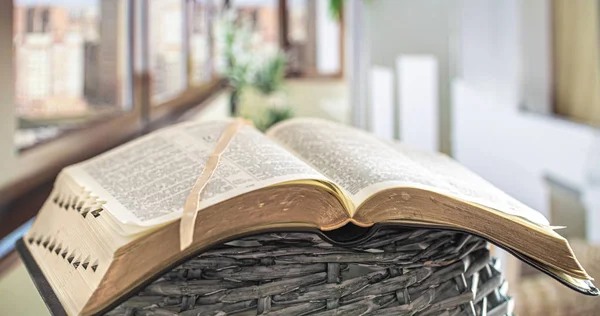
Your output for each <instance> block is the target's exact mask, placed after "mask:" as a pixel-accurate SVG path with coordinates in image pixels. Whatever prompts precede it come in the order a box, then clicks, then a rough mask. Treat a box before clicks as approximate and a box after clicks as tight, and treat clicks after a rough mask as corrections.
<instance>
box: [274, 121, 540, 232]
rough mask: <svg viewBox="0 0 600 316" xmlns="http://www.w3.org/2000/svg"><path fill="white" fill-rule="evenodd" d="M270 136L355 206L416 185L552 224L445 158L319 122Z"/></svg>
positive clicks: (281, 128)
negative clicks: (327, 180) (381, 193)
mask: <svg viewBox="0 0 600 316" xmlns="http://www.w3.org/2000/svg"><path fill="white" fill-rule="evenodd" d="M268 135H269V136H270V137H271V138H273V139H274V140H276V141H277V142H279V143H280V144H282V146H284V147H286V148H287V149H288V150H289V151H291V152H293V153H294V154H295V155H297V156H299V157H301V158H302V159H303V160H304V161H306V162H307V163H309V164H310V165H311V166H313V167H314V168H315V169H317V170H319V171H320V172H321V173H322V174H324V175H325V176H327V177H328V178H330V179H331V180H332V181H334V183H336V184H337V185H338V186H340V187H341V188H343V189H344V190H345V191H346V193H347V194H348V195H349V196H350V197H351V199H352V202H353V203H354V205H356V206H359V205H360V204H362V203H363V202H364V201H365V200H366V199H368V198H369V197H370V196H372V195H373V194H375V193H377V192H379V191H381V190H385V189H389V188H395V187H413V188H420V189H425V190H431V191H434V192H438V193H441V194H445V195H448V196H451V197H454V198H457V199H461V200H464V201H468V202H472V203H476V204H480V205H483V206H485V207H489V208H493V209H496V210H498V211H501V212H504V213H507V214H511V215H516V216H520V217H523V218H525V219H528V220H530V221H531V222H533V223H537V224H540V225H548V220H547V219H546V218H545V217H544V216H543V215H541V214H540V213H539V212H536V211H534V210H533V209H531V208H529V207H527V206H525V205H524V204H522V203H520V202H518V201H517V200H515V199H513V198H511V197H510V196H508V195H507V194H505V193H504V192H502V191H501V190H499V189H497V188H495V187H494V186H493V185H491V184H489V183H488V182H487V181H485V180H483V179H482V178H480V177H479V176H477V175H475V174H474V173H472V172H470V171H469V170H467V169H466V168H464V167H462V166H460V164H458V163H457V162H454V161H453V160H452V159H450V158H448V157H446V156H444V155H442V154H437V153H427V152H423V151H418V150H414V149H410V148H408V147H406V146H403V145H394V144H392V143H387V142H384V141H382V140H379V139H378V138H376V137H375V136H373V135H371V134H369V133H366V132H364V131H361V130H358V129H354V128H352V127H349V126H344V125H341V124H336V123H333V122H328V121H325V120H317V119H294V120H290V121H287V122H284V123H282V124H279V125H277V126H275V127H274V128H272V129H271V130H269V132H268Z"/></svg>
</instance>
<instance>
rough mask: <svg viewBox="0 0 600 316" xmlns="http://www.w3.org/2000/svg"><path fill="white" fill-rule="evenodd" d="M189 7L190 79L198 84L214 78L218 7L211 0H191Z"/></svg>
mask: <svg viewBox="0 0 600 316" xmlns="http://www.w3.org/2000/svg"><path fill="white" fill-rule="evenodd" d="M188 8H189V11H188V14H189V19H188V24H189V26H188V30H189V31H188V34H190V35H189V43H190V58H189V61H190V65H189V69H190V74H189V81H190V85H193V86H197V85H201V84H204V83H207V82H209V81H210V80H212V78H213V39H212V29H213V24H212V23H213V21H214V16H215V15H216V12H217V10H218V8H217V6H216V5H215V4H214V3H213V1H210V0H191V1H190V2H189V6H188Z"/></svg>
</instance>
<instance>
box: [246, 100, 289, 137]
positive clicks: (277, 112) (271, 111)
mask: <svg viewBox="0 0 600 316" xmlns="http://www.w3.org/2000/svg"><path fill="white" fill-rule="evenodd" d="M292 117H294V110H293V109H292V108H291V107H290V106H285V107H269V108H267V109H265V111H264V112H263V113H262V115H260V116H257V117H249V118H248V119H250V120H251V121H252V122H253V123H254V126H255V127H256V128H257V129H258V130H260V131H263V132H264V131H266V130H267V129H269V127H271V126H273V125H275V124H277V123H279V122H281V121H285V120H287V119H290V118H292Z"/></svg>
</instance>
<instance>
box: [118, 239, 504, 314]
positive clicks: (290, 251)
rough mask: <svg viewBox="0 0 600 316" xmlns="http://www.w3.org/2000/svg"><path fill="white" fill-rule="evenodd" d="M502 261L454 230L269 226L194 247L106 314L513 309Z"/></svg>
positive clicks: (490, 311)
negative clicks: (354, 232)
mask: <svg viewBox="0 0 600 316" xmlns="http://www.w3.org/2000/svg"><path fill="white" fill-rule="evenodd" d="M496 263H497V262H496V260H494V259H492V258H491V257H490V253H489V251H488V249H487V243H486V242H485V241H484V240H482V239H479V238H477V237H474V236H471V235H467V234H463V233H458V232H453V231H444V230H430V229H408V230H407V229H401V230H399V229H392V228H386V229H382V230H380V231H379V232H377V233H375V234H374V236H372V237H371V238H370V239H369V240H368V241H367V242H364V243H362V244H361V245H360V246H353V247H340V246H336V245H332V244H331V243H329V242H326V241H324V239H322V238H321V237H319V235H318V234H313V233H269V234H262V235H257V236H253V237H246V238H241V239H238V240H236V241H233V242H228V243H225V244H223V245H221V246H219V247H217V248H214V249H212V250H210V251H207V252H204V253H202V254H200V255H198V256H196V257H195V258H193V259H191V260H189V261H187V262H185V263H183V264H182V265H180V266H178V267H176V268H175V269H173V270H171V271H169V272H168V273H166V274H165V275H163V276H161V277H160V278H159V279H157V280H156V281H154V282H153V283H151V284H150V285H148V286H146V287H145V288H144V289H143V290H142V291H141V292H139V293H138V294H137V295H136V296H133V297H131V298H130V299H128V300H127V301H125V302H124V303H122V304H121V305H120V306H118V307H116V308H115V309H113V310H112V311H110V312H109V313H108V314H107V315H239V316H241V315H244V316H245V315H448V316H449V315H488V316H493V315H510V314H511V313H512V305H513V304H512V301H511V300H510V299H509V298H508V297H507V296H506V290H507V286H506V282H505V281H504V278H503V276H502V274H501V273H500V272H499V271H498V269H497V265H496Z"/></svg>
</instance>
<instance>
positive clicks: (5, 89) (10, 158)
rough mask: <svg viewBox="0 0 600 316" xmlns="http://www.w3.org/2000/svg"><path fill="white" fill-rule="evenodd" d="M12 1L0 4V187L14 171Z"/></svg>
mask: <svg viewBox="0 0 600 316" xmlns="http://www.w3.org/2000/svg"><path fill="white" fill-rule="evenodd" d="M12 24H13V9H12V1H2V2H1V3H0V39H3V43H2V44H1V45H0V74H2V75H0V96H2V97H0V186H2V185H3V184H5V183H6V182H8V181H9V180H10V178H11V176H12V174H13V171H14V170H15V165H16V154H15V151H14V150H15V147H14V131H15V105H14V101H13V99H14V97H13V95H14V80H13V77H12V76H11V75H9V74H12V73H13V59H12V56H13V46H12V45H11V39H12V37H13V34H12Z"/></svg>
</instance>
